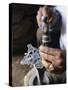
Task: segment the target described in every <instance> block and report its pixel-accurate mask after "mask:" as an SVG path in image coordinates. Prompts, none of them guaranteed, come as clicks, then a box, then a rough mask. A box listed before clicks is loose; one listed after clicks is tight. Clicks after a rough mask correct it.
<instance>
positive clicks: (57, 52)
mask: <svg viewBox="0 0 68 90" xmlns="http://www.w3.org/2000/svg"><path fill="white" fill-rule="evenodd" d="M39 50H40V51H41V52H43V53H47V54H50V55H54V56H57V57H59V56H60V55H61V50H60V49H54V48H50V47H47V46H45V47H44V46H42V45H41V46H40V47H39Z"/></svg>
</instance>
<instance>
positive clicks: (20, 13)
mask: <svg viewBox="0 0 68 90" xmlns="http://www.w3.org/2000/svg"><path fill="white" fill-rule="evenodd" d="M40 6H41V5H33V4H18V3H12V4H10V5H9V24H10V25H9V31H10V35H11V44H12V46H11V49H12V53H13V55H17V54H23V53H24V52H25V51H26V50H27V44H28V43H31V44H32V45H33V46H35V47H36V46H37V42H36V31H37V28H38V26H37V21H36V15H37V11H38V9H39V7H40Z"/></svg>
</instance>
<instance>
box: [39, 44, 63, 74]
mask: <svg viewBox="0 0 68 90" xmlns="http://www.w3.org/2000/svg"><path fill="white" fill-rule="evenodd" d="M39 53H40V56H41V58H42V64H43V65H44V67H45V68H46V69H47V70H48V71H56V72H57V73H58V71H59V72H61V71H60V70H62V69H63V60H62V57H61V56H62V51H61V50H60V49H54V48H49V47H46V46H45V47H44V46H42V45H41V46H40V47H39Z"/></svg>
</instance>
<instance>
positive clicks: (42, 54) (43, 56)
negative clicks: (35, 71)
mask: <svg viewBox="0 0 68 90" xmlns="http://www.w3.org/2000/svg"><path fill="white" fill-rule="evenodd" d="M40 56H41V57H42V58H44V60H47V61H49V62H52V61H53V60H55V57H54V56H52V55H48V54H46V53H42V52H40Z"/></svg>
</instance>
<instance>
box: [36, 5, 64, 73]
mask: <svg viewBox="0 0 68 90" xmlns="http://www.w3.org/2000/svg"><path fill="white" fill-rule="evenodd" d="M42 16H47V17H48V18H49V22H51V21H52V19H53V17H52V11H50V9H49V8H48V7H47V6H44V7H40V8H39V10H38V12H37V16H36V18H37V23H38V26H40V23H41V17H42ZM39 53H40V56H41V58H42V64H43V66H44V67H45V68H46V69H47V70H48V71H50V72H54V73H62V72H63V71H64V70H65V66H66V65H65V58H64V51H62V50H61V49H57V48H49V47H47V46H43V45H40V47H39Z"/></svg>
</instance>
